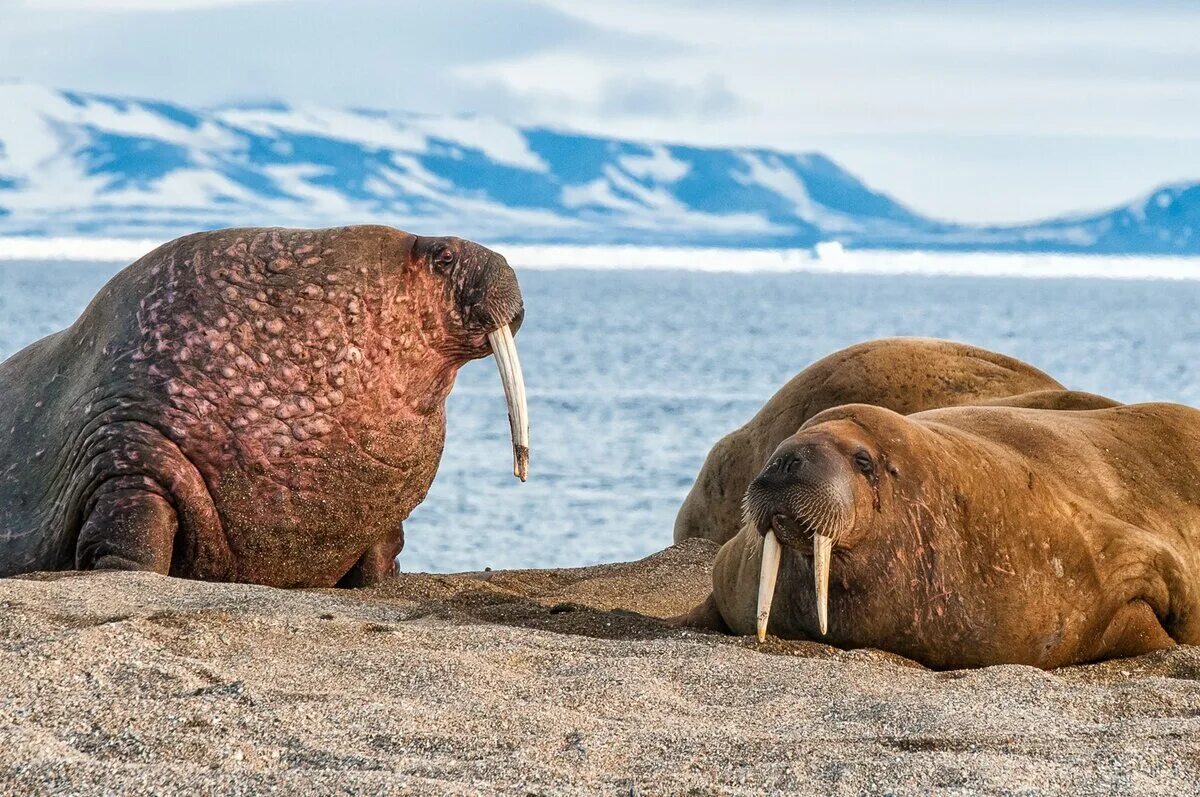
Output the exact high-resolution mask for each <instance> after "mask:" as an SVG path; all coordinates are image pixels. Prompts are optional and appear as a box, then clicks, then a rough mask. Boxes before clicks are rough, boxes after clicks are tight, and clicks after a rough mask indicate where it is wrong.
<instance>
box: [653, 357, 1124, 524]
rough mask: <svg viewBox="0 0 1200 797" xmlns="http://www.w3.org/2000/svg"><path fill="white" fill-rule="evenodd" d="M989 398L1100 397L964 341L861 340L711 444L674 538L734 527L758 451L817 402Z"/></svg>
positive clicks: (898, 403) (907, 409) (1087, 403)
mask: <svg viewBox="0 0 1200 797" xmlns="http://www.w3.org/2000/svg"><path fill="white" fill-rule="evenodd" d="M992 401H1004V402H1007V403H1011V404H1024V405H1026V406H1040V407H1047V408H1063V409H1093V408H1098V407H1102V406H1106V405H1107V403H1108V402H1107V400H1106V399H1104V398H1103V397H1095V396H1092V394H1086V393H1079V392H1074V391H1066V389H1065V388H1064V386H1063V385H1062V384H1060V383H1059V382H1058V381H1056V380H1055V379H1053V378H1051V377H1050V376H1048V375H1047V374H1045V373H1043V372H1042V371H1040V370H1038V369H1037V368H1035V367H1033V366H1032V365H1028V364H1027V363H1024V362H1021V361H1020V360H1017V359H1014V358H1012V357H1007V356H1005V355H1003V354H997V353H995V352H991V351H988V350H986V349H981V348H978V347H976V346H969V345H967V344H964V343H955V342H952V341H948V340H936V339H932V338H884V339H882V340H873V341H870V342H867V343H860V344H858V345H855V346H851V347H849V348H846V349H843V350H841V351H838V352H835V353H834V354H831V355H829V356H828V357H825V358H824V359H822V360H820V361H818V362H816V363H814V364H812V365H810V366H809V367H807V368H805V369H804V370H803V371H801V372H800V373H799V374H797V375H796V376H795V377H793V378H792V379H791V381H789V382H788V383H787V384H786V385H784V386H783V387H782V388H780V389H779V391H778V392H777V393H775V395H774V396H772V397H771V398H770V399H769V400H768V401H767V403H766V404H764V405H763V407H762V409H760V410H759V411H758V413H757V414H756V415H755V416H754V417H753V418H751V419H750V421H748V422H747V423H746V424H745V425H744V426H742V427H741V428H740V429H737V430H735V431H733V432H731V433H730V434H728V435H726V436H725V437H724V438H722V439H721V440H719V441H718V442H717V444H716V445H715V446H713V448H712V450H711V451H710V452H709V454H708V457H707V458H706V459H705V461H704V465H703V467H702V468H701V469H700V473H699V475H698V476H697V477H696V480H695V482H694V483H693V485H692V488H691V490H690V491H689V493H688V495H687V498H686V499H685V500H684V502H683V505H682V506H681V507H680V509H679V513H678V515H677V516H676V519H675V531H674V539H675V542H681V541H683V540H685V539H688V538H690V537H704V538H706V539H710V540H714V541H715V542H725V541H726V540H728V539H729V538H731V537H732V536H733V535H734V534H736V533H737V530H738V528H739V526H740V520H741V507H740V502H741V499H742V495H743V494H744V493H745V491H746V487H747V485H749V484H750V480H751V479H753V478H754V475H755V474H756V473H758V471H759V469H760V468H762V465H763V462H764V461H765V460H766V458H767V455H768V454H770V453H771V452H772V451H774V450H775V447H776V446H778V445H779V443H780V442H781V441H782V440H783V439H784V438H786V437H788V436H789V435H791V434H792V433H794V432H795V431H796V430H797V429H798V428H800V426H801V424H803V423H804V422H805V421H807V420H808V419H809V418H811V417H813V416H814V415H816V414H817V413H819V412H821V411H822V410H826V409H829V408H831V407H836V406H838V405H841V404H873V405H876V406H880V407H886V408H888V409H891V410H894V411H896V412H899V413H901V414H903V415H909V414H911V413H914V412H921V411H922V410H931V409H936V408H938V407H953V406H959V405H965V404H981V403H988V402H992Z"/></svg>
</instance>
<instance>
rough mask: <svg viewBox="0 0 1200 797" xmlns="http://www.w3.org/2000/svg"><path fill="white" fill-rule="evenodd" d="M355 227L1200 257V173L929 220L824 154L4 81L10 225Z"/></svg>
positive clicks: (44, 228)
mask: <svg viewBox="0 0 1200 797" xmlns="http://www.w3.org/2000/svg"><path fill="white" fill-rule="evenodd" d="M359 221H373V222H381V223H387V224H393V225H395V226H399V227H403V228H406V229H412V230H415V231H419V232H428V233H431V234H434V233H439V234H440V233H445V232H453V233H455V234H460V235H464V236H467V237H472V238H477V239H481V240H486V241H506V242H512V243H555V244H570V243H574V244H642V245H676V246H727V247H728V246H749V247H754V248H771V247H778V248H811V247H813V246H815V245H816V244H818V243H821V242H827V241H836V242H838V243H840V244H842V245H843V246H846V247H848V248H889V249H934V250H938V249H950V250H958V249H961V250H986V251H1047V252H1094V253H1105V254H1113V253H1129V254H1200V183H1187V182H1181V183H1176V184H1172V185H1167V186H1161V187H1159V188H1157V189H1155V190H1154V191H1151V192H1149V193H1148V194H1146V195H1144V196H1143V197H1142V198H1139V199H1138V200H1135V201H1134V202H1132V203H1130V204H1127V205H1123V206H1120V207H1117V208H1113V209H1109V210H1102V211H1097V212H1094V213H1085V214H1075V215H1072V216H1070V217H1062V218H1057V219H1051V220H1048V221H1045V222H1039V223H1034V224H1026V225H1015V226H974V225H966V224H956V223H954V222H949V221H943V220H938V219H932V218H929V217H926V216H923V215H921V214H920V213H917V212H916V211H914V210H912V209H910V208H908V207H907V206H906V205H904V204H903V203H902V202H900V201H898V200H897V199H895V198H893V197H892V196H889V195H888V194H886V193H884V192H880V191H876V190H874V189H872V188H870V187H869V186H868V185H867V184H866V183H864V182H863V181H862V180H860V179H859V178H858V177H856V176H855V175H853V174H851V173H850V172H849V171H847V170H845V169H843V168H842V167H841V166H839V165H838V164H837V163H836V162H835V161H833V160H831V159H830V158H828V157H826V156H825V155H823V154H821V153H817V152H808V153H789V152H782V151H777V150H772V149H766V148H756V147H728V148H719V147H699V146H692V145H687V144H675V143H662V142H649V141H631V140H624V139H617V138H611V137H602V136H594V135H589V134H583V133H573V132H565V131H561V130H555V129H551V128H546V127H520V126H516V125H512V124H508V123H505V122H501V121H498V120H496V119H491V118H488V117H483V116H470V115H458V116H428V115H421V114H415V113H407V112H389V111H380V110H371V109H348V110H347V109H333V108H322V107H305V106H298V107H293V106H289V105H286V104H283V103H260V104H254V105H248V106H245V105H244V106H235V105H230V106H221V107H216V108H190V107H186V106H183V105H180V104H177V103H171V102H163V101H157V100H146V99H137V98H126V97H113V96H107V95H99V94H88V93H81V92H73V91H61V90H56V89H48V88H44V87H41V86H36V85H31V84H26V83H20V82H10V83H0V235H23V236H51V235H84V236H89V235H93V236H105V237H164V236H171V235H177V234H181V233H183V232H187V231H191V230H195V229H203V228H210V227H222V226H235V225H245V224H256V225H258V224H264V225H266V224H281V225H293V226H328V225H333V224H340V223H348V222H359Z"/></svg>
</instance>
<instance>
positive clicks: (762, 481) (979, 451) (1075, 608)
mask: <svg viewBox="0 0 1200 797" xmlns="http://www.w3.org/2000/svg"><path fill="white" fill-rule="evenodd" d="M1198 473H1200V412H1198V411H1196V410H1193V409H1190V408H1187V407H1183V406H1179V405H1174V404H1140V405H1131V406H1115V407H1112V408H1109V409H1102V410H1094V411H1076V412H1066V411H1046V410H1036V409H1034V410H1030V409H1024V408H1007V407H964V408H953V409H941V410H933V411H929V412H923V413H919V414H915V415H912V416H909V417H904V416H901V415H899V414H897V413H894V412H891V411H889V410H884V409H880V408H877V407H868V406H864V405H850V406H846V407H838V408H835V409H833V410H830V411H827V412H825V413H822V414H820V415H818V416H816V417H814V418H813V419H812V420H810V421H809V422H808V423H807V424H806V425H805V426H804V427H803V428H802V429H801V430H800V431H799V432H797V433H796V434H795V435H794V436H792V437H791V438H789V439H788V440H786V441H784V443H783V444H781V446H780V447H779V449H778V450H777V452H776V453H775V456H774V457H772V458H771V461H770V464H769V465H768V467H767V468H766V469H765V470H764V472H763V473H762V474H761V475H760V477H759V478H757V479H756V480H755V481H754V484H753V485H752V486H751V488H750V490H749V491H748V495H747V509H746V523H745V525H744V527H743V528H742V530H741V531H740V532H739V533H738V535H737V536H736V537H735V538H734V539H733V540H731V541H730V542H728V543H726V544H725V545H724V546H723V547H722V548H721V550H720V552H719V553H718V556H717V560H716V563H715V569H714V573H713V595H712V597H711V598H710V599H709V601H708V603H707V604H706V605H705V606H702V607H699V608H698V609H697V610H696V611H694V612H693V615H692V618H691V619H692V620H693V621H696V620H698V619H700V618H702V617H703V616H704V615H705V613H706V611H707V612H708V613H709V614H710V615H715V616H714V617H710V619H713V620H716V621H717V622H718V624H719V625H723V626H724V627H726V628H727V629H728V630H731V631H732V632H734V633H737V634H750V633H753V632H754V630H755V620H756V616H755V615H756V595H757V590H758V580H759V566H760V560H761V555H762V545H763V535H764V534H765V533H766V532H767V531H768V530H771V531H773V532H774V533H775V534H776V535H777V537H778V539H779V541H780V544H781V545H782V546H783V556H782V565H781V568H780V572H779V580H778V584H777V586H776V589H775V593H774V601H773V605H772V608H771V614H770V625H769V631H770V633H772V634H775V635H778V636H780V637H786V638H794V639H813V640H819V641H823V642H828V643H830V644H833V645H837V646H839V647H845V648H857V647H872V648H879V649H883V650H888V651H891V652H894V653H898V654H900V655H903V656H907V657H909V658H912V659H915V660H917V661H919V662H922V663H924V664H926V665H928V666H930V667H934V668H956V667H978V666H985V665H992V664H1004V663H1016V664H1028V665H1033V666H1037V667H1044V668H1050V667H1058V666H1063V665H1068V664H1075V663H1081V662H1089V661H1096V660H1100V659H1107V658H1115V657H1122V656H1131V655H1139V654H1142V653H1146V652H1149V651H1152V650H1157V649H1161V648H1164V647H1169V646H1171V645H1174V644H1176V643H1186V644H1197V643H1200V478H1197V474H1198ZM814 532H816V533H823V534H825V535H826V536H831V537H833V539H834V543H833V546H834V547H833V557H832V566H831V580H830V586H829V630H828V633H827V634H826V635H825V636H821V635H820V633H819V629H818V627H817V620H816V608H815V599H814V587H813V571H812V566H813V565H812V539H813V537H812V535H813V533H814Z"/></svg>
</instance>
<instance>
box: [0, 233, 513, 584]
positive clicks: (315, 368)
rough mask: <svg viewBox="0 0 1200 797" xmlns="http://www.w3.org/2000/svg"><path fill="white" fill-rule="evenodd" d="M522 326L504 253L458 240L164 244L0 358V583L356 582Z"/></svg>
mask: <svg viewBox="0 0 1200 797" xmlns="http://www.w3.org/2000/svg"><path fill="white" fill-rule="evenodd" d="M447 250H449V254H445V253H446V251H447ZM439 254H440V255H442V257H443V260H445V261H446V262H444V263H443V262H441V261H439V260H438V255H439ZM520 317H521V300H520V292H519V290H518V289H517V287H516V280H515V276H514V275H513V274H512V271H511V269H509V268H508V266H507V264H506V263H504V261H503V258H501V257H499V256H498V255H496V254H495V253H492V252H489V251H488V250H486V249H484V248H483V247H480V246H478V245H477V244H472V243H470V242H467V241H461V240H459V239H426V238H417V237H415V236H412V235H408V234H407V233H402V232H400V231H398V230H393V229H391V228H387V227H374V226H364V227H350V228H340V229H332V230H280V229H261V230H259V229H244V230H224V231H218V232H213V233H203V234H198V235H192V236H187V237H185V238H181V239H179V240H177V241H174V242H172V243H169V244H167V245H165V246H163V247H161V248H160V249H158V250H156V251H155V252H153V253H151V254H150V255H147V256H146V257H145V258H143V259H142V260H140V261H138V262H137V263H135V264H134V265H132V266H131V267H130V268H128V269H126V270H125V271H124V272H122V273H121V274H120V275H118V276H117V277H115V278H114V279H113V280H112V282H110V283H109V284H108V285H107V286H106V287H105V288H104V289H103V290H102V291H101V293H100V294H99V295H98V296H97V298H96V299H95V300H94V301H93V303H92V305H91V306H90V307H89V308H88V309H87V311H86V312H85V313H84V314H83V316H82V317H81V318H80V319H79V321H78V322H76V323H75V324H74V325H73V326H72V327H71V328H69V329H67V330H64V331H63V332H61V333H58V334H57V335H54V336H51V337H50V338H46V339H44V340H42V341H39V342H38V343H36V344H33V346H30V347H29V348H28V349H26V350H24V351H22V352H20V353H18V354H17V355H14V357H12V358H10V360H8V361H7V362H5V363H4V364H3V365H0V391H2V392H3V394H4V395H6V396H10V395H12V396H16V397H17V398H18V399H19V400H18V401H17V402H15V403H14V404H13V405H12V406H9V407H8V408H6V409H0V427H2V428H0V501H3V502H4V503H5V504H7V505H8V508H7V509H0V532H3V533H4V536H3V537H0V573H3V574H6V575H7V574H12V573H15V572H24V571H27V570H31V569H51V568H63V567H137V568H145V569H153V570H158V571H160V572H170V573H171V574H173V575H179V576H185V577H192V578H204V579H216V580H231V581H248V582H256V583H263V584H271V585H277V586H329V585H334V584H337V583H339V581H341V582H343V583H352V584H361V583H371V582H372V581H374V580H377V579H378V578H380V577H383V576H385V575H387V574H388V573H390V570H391V559H392V556H394V554H395V552H397V551H398V550H399V548H400V546H401V545H402V544H403V536H402V526H401V524H402V521H403V520H404V519H405V518H406V517H407V516H408V514H409V512H411V511H412V509H413V508H414V507H415V506H416V505H417V504H419V503H420V502H421V500H423V499H424V497H425V495H426V493H427V491H428V489H429V485H430V483H431V482H432V480H433V477H434V474H435V472H436V470H437V465H438V461H439V459H440V457H441V451H442V445H443V441H444V437H445V415H444V403H445V399H446V396H447V394H448V393H449V391H450V388H451V387H452V386H453V383H454V377H455V374H456V373H457V370H458V368H459V367H460V366H461V365H462V364H464V363H465V362H467V361H468V360H470V359H473V358H477V357H482V356H486V355H487V354H489V353H490V350H489V348H488V345H487V342H486V333H487V332H488V331H490V329H492V328H495V326H498V325H500V324H503V323H508V322H510V321H514V320H515V321H516V322H517V323H519V321H520ZM6 403H7V402H6ZM39 448H40V449H41V450H42V451H43V452H44V453H42V454H40V455H39V456H38V459H40V460H41V463H40V465H39V463H38V462H36V461H34V462H31V460H30V454H31V452H34V451H37V450H39ZM389 551H390V552H391V556H389V555H388V552H389ZM356 563H358V565H357V566H356ZM356 567H357V569H356Z"/></svg>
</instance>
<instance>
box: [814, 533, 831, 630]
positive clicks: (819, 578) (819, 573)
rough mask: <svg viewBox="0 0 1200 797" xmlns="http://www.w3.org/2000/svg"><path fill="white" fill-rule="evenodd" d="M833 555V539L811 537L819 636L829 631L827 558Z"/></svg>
mask: <svg viewBox="0 0 1200 797" xmlns="http://www.w3.org/2000/svg"><path fill="white" fill-rule="evenodd" d="M832 554H833V539H832V538H831V537H826V536H825V535H824V534H815V535H813V577H814V578H815V579H816V587H817V623H818V624H819V625H820V626H821V636H825V632H826V631H828V630H829V558H830V556H831V555H832Z"/></svg>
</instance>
